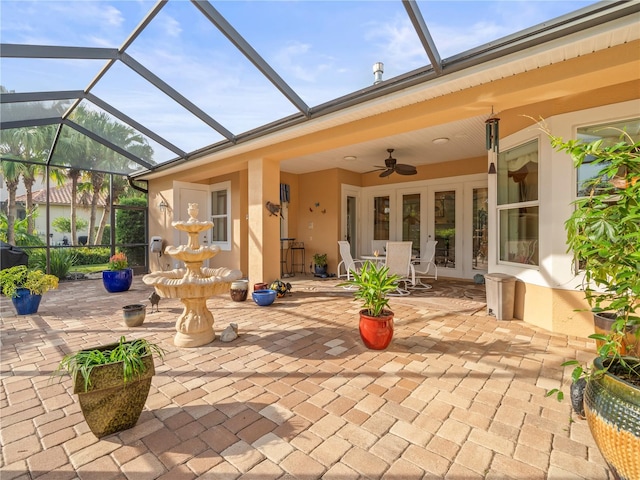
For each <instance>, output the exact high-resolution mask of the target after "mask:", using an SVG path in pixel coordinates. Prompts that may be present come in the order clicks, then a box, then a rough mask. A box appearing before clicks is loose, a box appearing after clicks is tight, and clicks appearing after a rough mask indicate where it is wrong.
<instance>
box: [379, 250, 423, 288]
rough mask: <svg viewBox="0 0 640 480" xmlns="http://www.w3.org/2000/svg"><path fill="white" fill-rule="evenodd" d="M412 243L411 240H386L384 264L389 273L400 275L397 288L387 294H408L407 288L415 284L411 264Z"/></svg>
mask: <svg viewBox="0 0 640 480" xmlns="http://www.w3.org/2000/svg"><path fill="white" fill-rule="evenodd" d="M412 244H413V242H387V256H386V259H385V265H386V266H387V267H388V268H389V275H398V276H399V277H400V279H399V282H398V288H397V290H396V291H395V292H392V293H389V294H388V295H389V296H396V297H398V296H405V295H409V294H410V293H411V292H410V291H409V288H413V286H414V285H415V284H416V275H415V270H414V268H413V265H412V264H411V251H412ZM401 284H402V285H403V287H404V288H403V287H401V286H400V285H401Z"/></svg>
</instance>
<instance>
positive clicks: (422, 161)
mask: <svg viewBox="0 0 640 480" xmlns="http://www.w3.org/2000/svg"><path fill="white" fill-rule="evenodd" d="M488 116H489V115H488V114H487V115H486V116H482V117H475V118H471V119H466V120H461V121H457V122H452V123H448V124H443V125H437V126H433V127H429V128H425V129H422V130H415V131H413V132H407V133H402V134H399V135H393V136H389V137H383V138H378V139H376V140H373V141H370V142H364V143H359V144H354V145H349V146H347V147H341V148H337V149H334V150H328V151H325V152H321V153H314V154H311V155H306V156H303V157H296V158H292V159H289V160H284V161H282V162H281V164H280V170H281V171H283V172H288V173H295V174H303V173H310V172H317V171H320V170H327V169H332V168H342V169H344V170H349V171H352V172H357V173H366V172H369V171H371V170H375V167H376V166H384V160H385V158H387V157H388V156H389V154H388V152H387V149H388V148H393V149H394V152H393V157H394V158H395V159H397V161H398V163H404V164H409V165H413V166H416V167H418V166H420V165H428V164H431V163H441V162H449V161H453V160H461V159H464V158H474V157H480V156H483V155H486V154H487V152H486V149H485V123H484V122H485V120H486V118H488ZM443 137H444V138H448V139H449V141H448V142H447V143H444V144H434V143H433V140H434V139H436V138H443ZM346 156H355V157H356V159H355V160H348V161H347V160H345V159H344V157H346Z"/></svg>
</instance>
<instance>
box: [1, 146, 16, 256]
mask: <svg viewBox="0 0 640 480" xmlns="http://www.w3.org/2000/svg"><path fill="white" fill-rule="evenodd" d="M4 146H5V144H4V141H3V142H2V150H3V153H5V152H4ZM0 171H1V172H2V177H3V178H4V183H5V185H6V187H7V193H8V196H7V243H10V244H12V245H15V241H16V240H15V231H14V224H15V221H16V217H17V216H18V207H17V205H16V192H17V191H18V185H19V184H20V168H19V164H18V163H17V162H14V161H11V160H2V161H1V162H0Z"/></svg>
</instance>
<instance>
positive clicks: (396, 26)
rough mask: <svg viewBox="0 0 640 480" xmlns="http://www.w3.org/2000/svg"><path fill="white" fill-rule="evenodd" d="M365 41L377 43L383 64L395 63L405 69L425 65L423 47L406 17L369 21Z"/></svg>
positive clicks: (425, 59) (425, 58)
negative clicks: (382, 21) (386, 20)
mask: <svg viewBox="0 0 640 480" xmlns="http://www.w3.org/2000/svg"><path fill="white" fill-rule="evenodd" d="M365 39H366V40H367V41H371V42H374V43H375V44H376V45H377V50H378V52H379V57H380V58H381V59H383V61H384V62H385V66H386V65H389V66H391V65H392V64H393V65H397V66H399V67H400V69H401V70H403V71H407V70H411V69H413V68H417V67H419V66H422V65H425V64H426V63H427V62H428V60H427V56H426V53H425V51H424V48H422V44H421V43H420V40H419V39H418V36H417V34H416V32H415V29H414V28H413V25H412V24H411V21H410V20H409V19H408V18H407V17H396V18H394V19H392V20H390V21H388V22H385V23H377V22H375V23H371V24H370V26H369V33H368V34H367V35H366V36H365Z"/></svg>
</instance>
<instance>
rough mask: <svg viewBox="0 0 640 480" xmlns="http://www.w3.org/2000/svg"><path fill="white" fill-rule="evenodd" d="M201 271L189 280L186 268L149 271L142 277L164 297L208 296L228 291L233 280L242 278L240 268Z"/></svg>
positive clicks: (202, 269)
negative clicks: (186, 278)
mask: <svg viewBox="0 0 640 480" xmlns="http://www.w3.org/2000/svg"><path fill="white" fill-rule="evenodd" d="M200 271H201V276H199V277H194V276H190V277H188V281H187V280H185V275H187V272H188V270H187V269H186V268H176V269H174V270H170V271H168V272H154V273H149V274H147V275H145V276H144V277H142V281H143V282H144V283H145V284H146V285H152V286H153V287H155V289H156V292H157V293H158V295H160V296H161V297H163V298H199V297H204V298H208V297H211V296H213V295H219V294H221V293H228V292H229V290H230V289H231V282H233V281H234V280H238V279H239V278H242V272H241V271H240V270H231V269H228V268H224V267H221V268H207V267H202V268H201V269H200Z"/></svg>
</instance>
